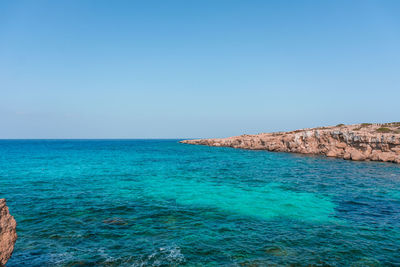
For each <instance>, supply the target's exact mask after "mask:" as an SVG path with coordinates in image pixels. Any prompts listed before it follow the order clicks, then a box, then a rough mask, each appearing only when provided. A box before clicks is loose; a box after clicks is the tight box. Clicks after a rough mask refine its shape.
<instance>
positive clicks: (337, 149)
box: [181, 123, 400, 163]
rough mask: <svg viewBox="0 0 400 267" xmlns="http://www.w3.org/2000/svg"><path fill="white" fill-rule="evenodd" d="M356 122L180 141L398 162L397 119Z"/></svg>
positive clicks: (399, 145) (399, 147)
mask: <svg viewBox="0 0 400 267" xmlns="http://www.w3.org/2000/svg"><path fill="white" fill-rule="evenodd" d="M384 126H385V127H382V124H356V125H347V126H346V125H341V126H331V127H320V128H312V129H302V130H296V131H291V132H278V133H262V134H256V135H241V136H234V137H228V138H218V139H196V140H184V141H181V143H185V144H195V145H207V146H222V147H233V148H243V149H254V150H268V151H277V152H293V153H302V154H320V155H325V156H328V157H336V158H343V159H348V160H358V161H360V160H371V161H385V162H394V163H400V128H399V126H400V123H390V124H385V125H384Z"/></svg>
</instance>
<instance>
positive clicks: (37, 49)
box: [0, 0, 400, 139]
mask: <svg viewBox="0 0 400 267" xmlns="http://www.w3.org/2000/svg"><path fill="white" fill-rule="evenodd" d="M399 14H400V1H385V0H383V1H378V0H377V1H369V0H359V1H357V0H352V1H347V0H346V1H340V0H338V1H317V0H314V1H306V0H304V1H287V0H276V1H273V0H270V1H264V0H262V1H255V0H248V1H247V0H246V1H245V0H242V1H236V0H201V1H200V0H198V1H195V0H194V1H187V0H182V1H175V0H169V1H163V0H159V1H155V0H149V1H122V0H121V1H101V0H93V1H89V0H82V1H80V0H79V1H78V0H72V1H62V0H59V1H42V0H38V1H33V0H32V1H15V0H5V1H1V2H0V138H5V139H8V138H23V139H24V138H55V139H58V138H196V137H199V138H200V137H226V136H233V135H240V134H244V133H246V134H256V133H261V132H270V131H281V130H294V129H298V128H308V127H317V126H326V125H336V124H340V123H345V124H353V123H362V122H392V121H400V16H399Z"/></svg>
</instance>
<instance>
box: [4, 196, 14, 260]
mask: <svg viewBox="0 0 400 267" xmlns="http://www.w3.org/2000/svg"><path fill="white" fill-rule="evenodd" d="M16 227H17V223H16V221H15V219H14V217H13V216H11V215H10V213H9V211H8V207H7V205H6V200H5V199H0V266H2V265H5V264H6V262H7V261H8V259H9V258H10V257H11V254H12V252H13V250H14V244H15V241H16V240H17V232H16Z"/></svg>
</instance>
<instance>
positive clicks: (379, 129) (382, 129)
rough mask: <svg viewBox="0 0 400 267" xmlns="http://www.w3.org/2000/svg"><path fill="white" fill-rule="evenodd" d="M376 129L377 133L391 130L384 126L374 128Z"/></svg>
mask: <svg viewBox="0 0 400 267" xmlns="http://www.w3.org/2000/svg"><path fill="white" fill-rule="evenodd" d="M376 131H377V132H378V133H390V132H391V131H392V130H390V129H389V128H386V127H381V128H378V129H376Z"/></svg>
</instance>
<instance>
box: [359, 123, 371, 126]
mask: <svg viewBox="0 0 400 267" xmlns="http://www.w3.org/2000/svg"><path fill="white" fill-rule="evenodd" d="M371 125H372V123H361V125H360V126H361V127H368V126H371Z"/></svg>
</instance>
